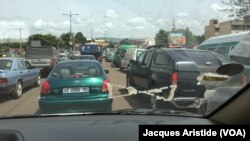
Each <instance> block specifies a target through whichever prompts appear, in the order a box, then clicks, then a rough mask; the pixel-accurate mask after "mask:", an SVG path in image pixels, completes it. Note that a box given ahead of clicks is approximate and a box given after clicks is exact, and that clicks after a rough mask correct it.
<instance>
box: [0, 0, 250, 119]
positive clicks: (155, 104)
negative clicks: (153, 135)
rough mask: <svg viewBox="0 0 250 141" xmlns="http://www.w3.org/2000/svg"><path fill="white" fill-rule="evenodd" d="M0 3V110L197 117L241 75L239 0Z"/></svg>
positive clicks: (246, 26)
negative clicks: (152, 112) (141, 113)
mask: <svg viewBox="0 0 250 141" xmlns="http://www.w3.org/2000/svg"><path fill="white" fill-rule="evenodd" d="M0 5H1V6H0V7H1V8H0V90H1V91H0V99H1V98H2V99H1V100H0V118H1V117H12V116H19V115H37V116H44V115H46V114H53V113H54V114H60V113H85V112H86V111H87V112H90V113H91V114H97V113H100V112H102V113H104V114H110V113H115V112H116V111H121V110H124V112H125V113H126V114H131V112H129V111H128V109H129V110H132V111H133V110H134V112H135V114H136V111H138V109H145V110H142V111H147V110H153V111H157V110H159V112H158V113H157V112H156V114H159V115H160V114H161V113H163V111H165V112H168V114H169V115H170V114H177V113H178V116H197V115H198V116H200V117H204V116H207V115H209V114H212V113H213V112H214V111H216V109H219V108H220V107H221V105H223V104H225V103H227V102H228V100H229V99H230V98H234V95H235V94H236V93H239V92H241V90H242V89H243V88H244V87H245V86H246V85H247V84H248V83H249V82H250V22H249V21H250V20H249V19H250V8H249V7H250V2H249V0H246V1H244V0H243V1H242V0H184V1H183V0H73V1H72V0H61V1H59V0H56V1H51V0H41V1H32V0H22V1H20V0H1V2H0ZM19 58H22V59H23V60H25V61H20V60H19ZM11 60H12V61H11ZM13 60H15V61H13ZM228 64H234V65H235V66H237V65H238V66H237V67H236V68H235V67H231V68H230V67H228V66H230V65H228ZM27 67H28V68H29V69H27ZM224 67H226V68H227V69H226V71H227V72H228V73H224V72H223V73H221V72H220V70H224V71H225V69H224ZM221 68H222V69H221ZM237 70H241V71H239V72H238V71H237ZM233 72H238V73H237V74H236V73H235V74H233V75H231V73H233ZM12 98H15V99H14V100H12ZM79 101H80V102H79ZM229 101H230V100H229ZM50 104H51V105H50ZM59 105H60V106H59ZM86 105H87V106H86ZM89 105H91V106H89ZM54 106H55V107H57V106H58V107H59V108H54ZM85 106H86V107H85ZM48 107H51V109H49V108H48ZM62 107H63V108H62ZM169 111H171V112H169ZM180 113H181V114H180ZM117 114H119V113H117ZM145 114H149V113H146V112H145Z"/></svg>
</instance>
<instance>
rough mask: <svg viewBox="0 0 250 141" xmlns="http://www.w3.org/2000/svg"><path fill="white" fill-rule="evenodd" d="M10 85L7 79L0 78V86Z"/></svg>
mask: <svg viewBox="0 0 250 141" xmlns="http://www.w3.org/2000/svg"><path fill="white" fill-rule="evenodd" d="M4 83H8V79H7V78H0V84H4Z"/></svg>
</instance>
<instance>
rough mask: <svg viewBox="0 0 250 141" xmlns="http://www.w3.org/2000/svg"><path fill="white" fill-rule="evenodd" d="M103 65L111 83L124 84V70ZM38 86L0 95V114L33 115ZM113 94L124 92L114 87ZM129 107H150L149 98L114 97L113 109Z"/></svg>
mask: <svg viewBox="0 0 250 141" xmlns="http://www.w3.org/2000/svg"><path fill="white" fill-rule="evenodd" d="M103 67H104V68H105V69H109V71H110V73H109V74H108V77H109V79H110V81H111V83H113V84H117V85H123V86H125V83H126V82H125V77H126V75H125V71H120V70H119V68H114V67H112V65H111V63H108V62H105V61H103ZM39 93H40V88H29V89H26V90H24V93H23V95H22V96H21V98H19V99H12V98H11V97H10V96H8V95H0V116H13V115H34V114H39V106H38V97H39ZM112 93H113V95H120V94H123V93H124V90H123V89H121V88H117V87H114V88H113V91H112ZM131 108H150V103H149V99H148V98H145V97H142V96H129V97H120V98H117V99H114V101H113V106H112V109H113V110H119V109H131Z"/></svg>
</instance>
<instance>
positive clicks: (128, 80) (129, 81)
mask: <svg viewBox="0 0 250 141" xmlns="http://www.w3.org/2000/svg"><path fill="white" fill-rule="evenodd" d="M126 76H127V82H126V84H127V87H129V86H132V87H135V83H134V82H133V80H131V76H130V75H129V73H128V74H127V75H126Z"/></svg>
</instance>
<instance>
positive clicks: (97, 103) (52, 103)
mask: <svg viewBox="0 0 250 141" xmlns="http://www.w3.org/2000/svg"><path fill="white" fill-rule="evenodd" d="M112 102H113V100H112V99H107V98H99V99H74V100H72V99H70V100H60V99H53V100H52V99H46V98H40V100H39V107H40V110H41V113H42V114H54V113H79V112H80V113H82V112H96V111H110V110H111V108H112Z"/></svg>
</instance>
